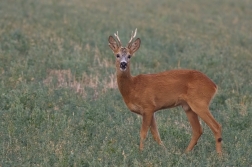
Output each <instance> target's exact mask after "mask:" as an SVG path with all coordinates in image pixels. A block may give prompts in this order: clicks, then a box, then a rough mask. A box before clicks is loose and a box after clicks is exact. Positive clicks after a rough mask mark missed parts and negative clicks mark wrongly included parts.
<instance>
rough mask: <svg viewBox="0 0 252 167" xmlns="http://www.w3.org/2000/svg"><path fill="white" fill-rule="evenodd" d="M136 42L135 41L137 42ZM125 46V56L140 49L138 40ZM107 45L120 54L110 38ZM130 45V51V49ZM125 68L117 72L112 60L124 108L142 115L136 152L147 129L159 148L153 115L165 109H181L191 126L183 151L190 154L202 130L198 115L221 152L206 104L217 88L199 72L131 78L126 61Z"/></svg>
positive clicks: (216, 126) (218, 129)
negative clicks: (190, 136)
mask: <svg viewBox="0 0 252 167" xmlns="http://www.w3.org/2000/svg"><path fill="white" fill-rule="evenodd" d="M137 40H139V41H137ZM137 40H135V42H133V44H131V45H129V47H130V48H126V49H127V52H128V53H127V54H128V55H132V54H133V53H134V52H135V51H136V50H137V49H138V48H139V47H140V39H137ZM109 45H110V48H111V49H112V50H113V52H114V54H115V55H118V54H119V55H122V54H123V53H122V51H121V50H122V49H121V48H122V47H121V46H120V45H118V44H117V43H116V40H115V39H114V38H113V37H112V36H110V37H109ZM131 46H133V49H132V48H131ZM127 63H128V65H127V69H126V70H125V71H121V70H120V62H119V60H118V59H117V61H116V71H117V83H118V88H119V90H120V92H121V94H122V97H123V100H124V102H125V104H126V105H127V107H128V108H129V109H130V110H131V111H132V112H134V113H137V114H139V115H142V116H143V122H142V127H141V131H140V137H141V140H140V150H142V149H143V146H144V145H143V142H144V140H145V138H146V135H147V132H148V129H149V128H150V130H151V133H152V135H153V137H154V139H155V140H156V141H157V142H158V143H159V144H161V145H163V144H162V141H161V139H160V136H159V133H158V129H157V125H156V122H155V116H154V113H155V112H156V111H158V110H161V109H165V108H172V107H176V106H182V107H183V109H184V110H185V112H186V115H187V117H188V120H189V122H190V124H191V126H192V131H193V133H192V139H191V141H190V143H189V145H188V147H187V149H186V152H188V151H191V150H192V149H193V147H194V145H195V144H196V143H197V141H198V139H199V137H200V136H201V134H202V132H203V130H202V128H201V125H200V123H199V119H198V116H199V117H200V118H201V119H202V120H203V121H204V122H206V124H207V125H208V126H209V127H210V128H211V130H212V131H213V133H214V136H215V140H216V151H217V152H218V153H221V152H222V150H221V142H220V141H221V126H220V124H219V123H218V122H217V121H216V120H215V119H214V118H213V116H212V115H211V113H210V112H209V104H210V102H211V99H212V98H213V97H214V95H215V93H216V91H217V86H216V85H215V84H214V83H213V82H212V81H211V80H210V79H209V78H208V77H207V76H206V75H205V74H203V73H201V72H199V71H196V70H169V71H165V72H161V73H157V74H141V75H138V76H134V77H133V76H131V74H130V61H128V62H127Z"/></svg>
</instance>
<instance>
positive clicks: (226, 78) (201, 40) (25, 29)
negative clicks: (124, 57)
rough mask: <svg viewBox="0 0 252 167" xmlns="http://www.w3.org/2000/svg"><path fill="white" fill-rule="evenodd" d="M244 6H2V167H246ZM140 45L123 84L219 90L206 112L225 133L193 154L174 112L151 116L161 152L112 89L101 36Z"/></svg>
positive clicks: (247, 35) (250, 109) (249, 109)
mask: <svg viewBox="0 0 252 167" xmlns="http://www.w3.org/2000/svg"><path fill="white" fill-rule="evenodd" d="M251 9H252V3H251V1H249V0H240V1H236V0H222V1H217V0H212V1H200V0H192V1H184V0H179V1H177V0H168V1H167V0H160V1H158V2H157V1H151V0H144V1H141V0H130V1H115V0H107V1H98V0H92V1H91V0H90V1H88V0H84V1H81V0H72V1H67V0H43V1H38V0H16V1H14V0H8V1H4V0H2V1H0V123H1V126H0V166H185V165H186V166H250V165H251V164H252V157H251V156H252V151H251V150H252V136H251V135H252V130H251V119H252V104H251V103H252V102H251V101H252V95H251V93H252V78H251V73H252V47H251V46H252V31H251V30H252V24H251V20H252V10H251ZM135 28H138V34H137V36H138V37H139V38H141V40H142V44H141V48H140V49H139V51H138V52H137V53H136V55H135V56H134V57H133V59H132V65H131V68H132V69H131V71H132V74H134V75H137V74H140V73H156V72H160V71H164V70H169V69H175V68H188V69H196V70H200V71H202V72H203V73H205V74H207V75H208V76H209V77H210V78H211V79H212V80H213V81H214V82H215V83H216V84H217V85H218V87H219V92H218V94H217V95H216V97H215V99H214V100H213V102H212V104H211V107H210V109H211V111H212V113H213V115H214V117H215V118H216V119H217V120H218V122H220V123H221V124H222V127H223V150H224V155H223V158H221V159H220V158H218V157H217V155H216V153H215V144H214V139H213V135H212V132H211V131H210V130H209V128H208V127H207V126H206V125H205V124H204V123H202V125H203V127H204V134H203V135H202V137H201V139H200V141H199V142H198V145H197V146H196V147H195V148H194V150H193V151H192V153H190V154H186V155H185V154H183V151H184V149H185V148H186V146H187V144H188V143H189V140H190V136H191V129H190V125H189V123H188V121H187V118H186V116H185V114H184V113H183V111H182V109H181V108H176V109H169V110H164V111H161V112H159V113H157V114H156V115H157V122H158V126H159V131H160V135H161V139H162V140H163V142H164V144H165V145H166V147H167V151H165V150H163V149H162V147H160V146H158V145H157V144H156V143H155V142H154V141H153V139H152V137H151V135H149V137H148V139H147V141H146V148H145V150H144V151H143V152H142V153H139V151H138V142H139V129H140V124H141V118H140V117H138V116H136V115H135V114H133V113H131V112H129V110H128V109H127V108H126V106H125V104H124V103H123V100H122V97H121V95H120V94H119V92H118V90H117V83H116V78H115V67H114V57H113V54H112V52H111V50H110V49H109V47H108V42H107V39H108V36H109V35H112V34H113V33H114V32H116V31H119V35H120V38H121V40H122V42H123V44H124V45H125V44H126V43H127V41H128V40H129V36H130V33H131V31H132V30H134V29H135Z"/></svg>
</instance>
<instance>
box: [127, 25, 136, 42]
mask: <svg viewBox="0 0 252 167" xmlns="http://www.w3.org/2000/svg"><path fill="white" fill-rule="evenodd" d="M136 34H137V28H136V29H135V32H134V33H133V31H132V32H131V37H130V40H129V42H128V46H129V45H130V43H131V42H132V40H133V39H134V38H135V37H136Z"/></svg>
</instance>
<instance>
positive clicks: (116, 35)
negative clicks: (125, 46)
mask: <svg viewBox="0 0 252 167" xmlns="http://www.w3.org/2000/svg"><path fill="white" fill-rule="evenodd" d="M114 36H115V37H116V39H117V40H118V42H119V44H120V46H122V43H121V40H120V38H119V35H118V31H117V32H116V33H114Z"/></svg>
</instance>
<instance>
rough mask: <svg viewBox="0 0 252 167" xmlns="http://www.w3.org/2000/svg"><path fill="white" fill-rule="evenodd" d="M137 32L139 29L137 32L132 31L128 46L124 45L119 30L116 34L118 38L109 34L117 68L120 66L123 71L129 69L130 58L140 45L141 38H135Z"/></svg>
mask: <svg viewBox="0 0 252 167" xmlns="http://www.w3.org/2000/svg"><path fill="white" fill-rule="evenodd" d="M136 34H137V29H136V30H135V32H133V31H132V33H131V37H130V40H129V42H128V45H127V47H123V46H122V44H121V40H120V38H119V35H118V31H117V33H115V34H114V36H115V37H116V39H115V38H114V37H113V36H109V38H108V42H109V47H110V48H111V49H112V51H113V53H114V55H115V57H116V64H117V68H120V70H121V71H126V70H127V66H128V65H129V60H130V58H131V57H132V56H133V54H134V53H135V52H136V51H137V50H138V49H139V47H140V44H141V40H140V38H137V39H136V40H133V39H134V38H135V37H136Z"/></svg>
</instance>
